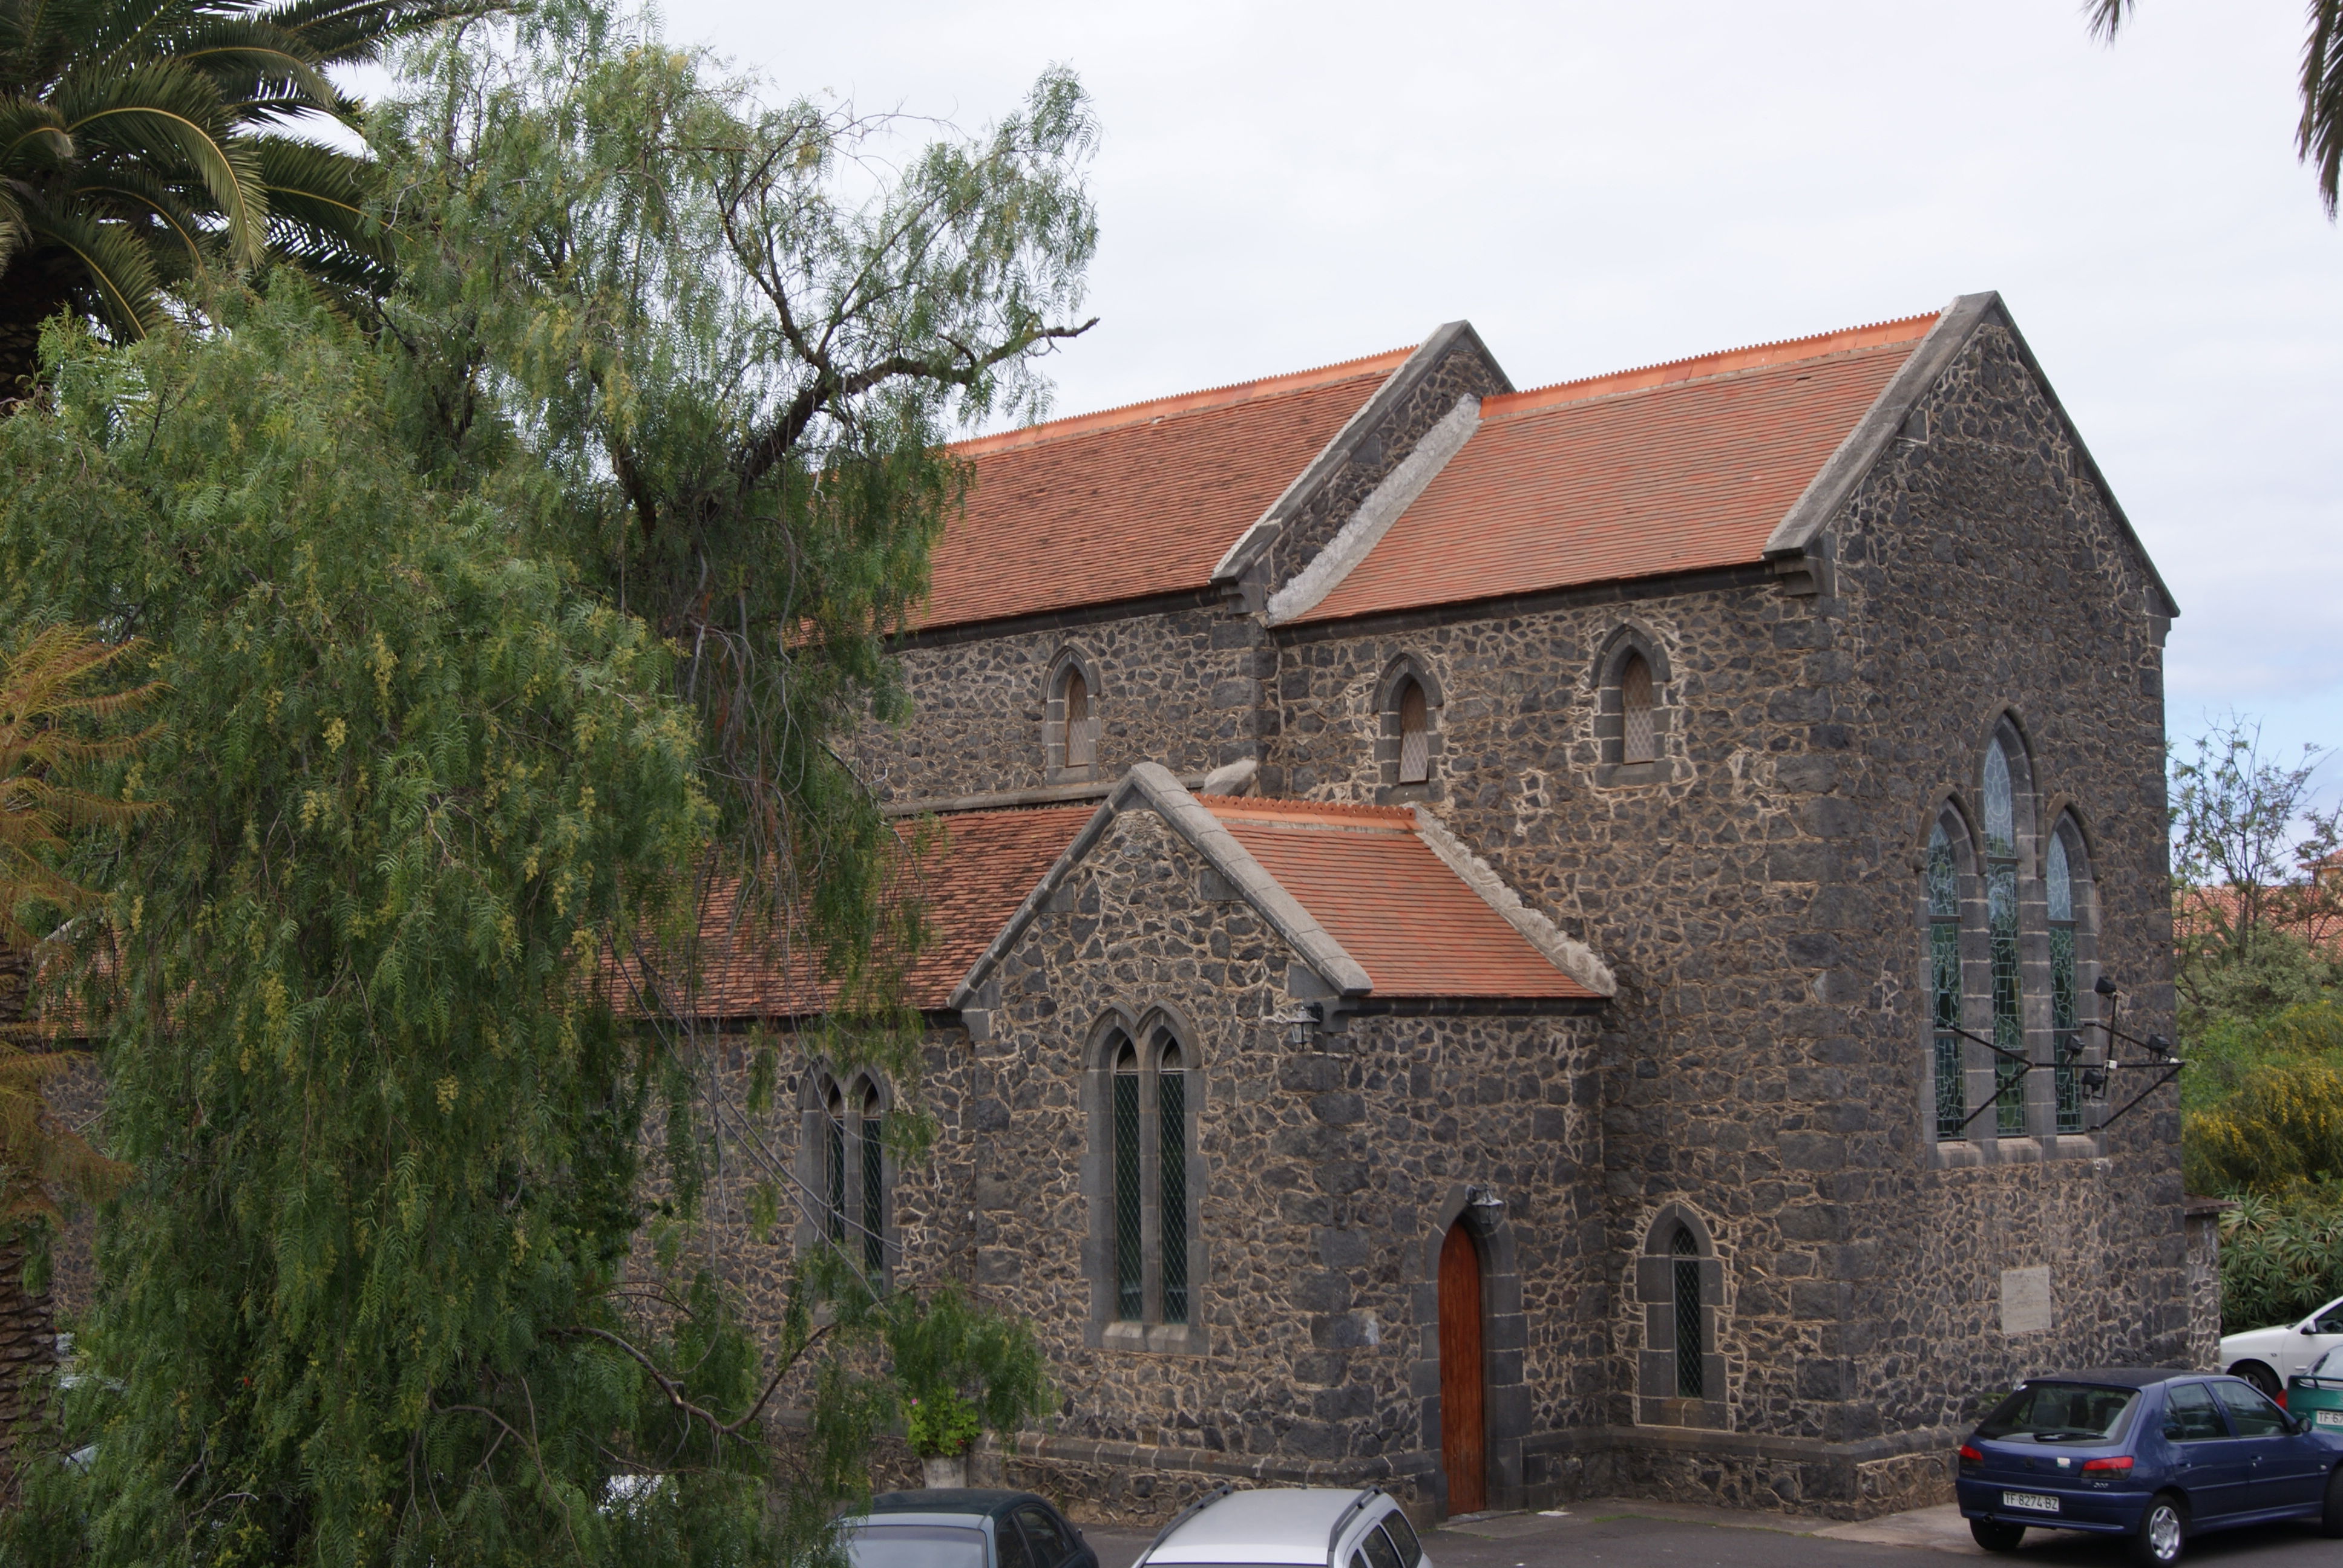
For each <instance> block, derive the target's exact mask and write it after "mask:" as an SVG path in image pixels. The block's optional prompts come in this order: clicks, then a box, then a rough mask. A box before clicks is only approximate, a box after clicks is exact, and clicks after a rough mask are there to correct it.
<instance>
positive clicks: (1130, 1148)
mask: <svg viewBox="0 0 2343 1568" xmlns="http://www.w3.org/2000/svg"><path fill="white" fill-rule="evenodd" d="M1113 1152H1114V1315H1115V1316H1116V1317H1117V1318H1120V1319H1121V1320H1122V1321H1123V1322H1138V1321H1140V1319H1141V1318H1142V1317H1144V1316H1145V1315H1146V1312H1147V1300H1146V1271H1145V1261H1144V1259H1143V1258H1142V1256H1141V1246H1142V1245H1143V1244H1144V1243H1143V1241H1142V1239H1141V1238H1142V1227H1141V1219H1142V1215H1143V1206H1144V1204H1145V1202H1146V1200H1145V1198H1144V1197H1143V1196H1141V1192H1140V1190H1139V1055H1138V1053H1137V1052H1136V1051H1134V1050H1131V1042H1130V1041H1129V1040H1125V1041H1123V1043H1122V1050H1121V1052H1120V1053H1118V1054H1117V1056H1116V1058H1115V1063H1114V1151H1113Z"/></svg>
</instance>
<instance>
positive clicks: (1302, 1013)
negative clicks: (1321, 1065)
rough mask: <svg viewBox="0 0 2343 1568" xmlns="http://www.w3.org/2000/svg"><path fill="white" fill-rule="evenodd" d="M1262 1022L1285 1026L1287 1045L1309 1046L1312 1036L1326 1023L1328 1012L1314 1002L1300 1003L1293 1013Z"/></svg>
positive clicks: (1284, 1013)
mask: <svg viewBox="0 0 2343 1568" xmlns="http://www.w3.org/2000/svg"><path fill="white" fill-rule="evenodd" d="M1325 1021H1326V1010H1325V1009H1324V1008H1322V1007H1320V1006H1319V1005H1318V1004H1317V1003H1316V1002H1314V1001H1305V1002H1299V1003H1297V1004H1295V1006H1294V1009H1293V1010H1292V1012H1282V1013H1279V1014H1277V1015H1276V1016H1275V1017H1273V1018H1265V1019H1263V1020H1262V1022H1263V1023H1279V1024H1283V1025H1284V1026H1285V1043H1286V1044H1288V1045H1293V1046H1302V1045H1308V1044H1309V1043H1310V1037H1311V1035H1312V1034H1313V1033H1314V1032H1316V1030H1317V1028H1318V1026H1319V1025H1320V1024H1322V1023H1323V1022H1325Z"/></svg>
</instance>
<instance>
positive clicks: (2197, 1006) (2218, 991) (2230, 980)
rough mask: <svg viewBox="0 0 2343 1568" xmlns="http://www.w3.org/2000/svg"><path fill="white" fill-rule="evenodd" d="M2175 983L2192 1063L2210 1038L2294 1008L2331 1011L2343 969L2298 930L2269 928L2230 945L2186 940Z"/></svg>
mask: <svg viewBox="0 0 2343 1568" xmlns="http://www.w3.org/2000/svg"><path fill="white" fill-rule="evenodd" d="M2184 907H2185V906H2184ZM2173 979H2174V982H2175V988H2176V989H2177V991H2178V993H2179V997H2180V1030H2181V1036H2182V1038H2183V1039H2185V1040H2187V1041H2188V1042H2189V1046H2190V1060H2191V1061H2192V1062H2194V1061H2195V1060H2197V1057H2198V1055H2199V1054H2201V1053H2200V1051H2199V1049H2198V1046H2199V1042H2200V1041H2202V1040H2206V1039H2207V1037H2209V1036H2219V1035H2222V1034H2227V1033H2234V1032H2236V1031H2237V1030H2241V1029H2243V1030H2257V1029H2258V1027H2259V1025H2260V1021H2261V1020H2267V1019H2268V1018H2270V1017H2271V1016H2272V1015H2274V1014H2276V1013H2278V1012H2281V1011H2284V1010H2288V1009H2292V1008H2301V1007H2308V1006H2315V1005H2325V1006H2327V1007H2328V1008H2330V1009H2331V1008H2332V1007H2333V1006H2334V1003H2335V1000H2336V998H2337V997H2338V994H2343V969H2338V965H2337V964H2336V963H2335V961H2334V960H2331V959H2329V958H2328V957H2326V956H2325V955H2324V954H2322V953H2321V952H2319V951H2318V950H2316V949H2314V948H2313V947H2312V946H2311V945H2310V943H2308V941H2306V940H2303V938H2302V936H2301V935H2300V933H2299V932H2298V931H2297V930H2288V929H2286V928H2284V927H2272V926H2267V925H2265V926H2261V927H2259V928H2258V929H2256V930H2251V931H2248V932H2245V933H2242V934H2240V935H2239V936H2238V937H2237V940H2235V941H2233V942H2230V943H2228V944H2226V945H2220V946H2216V945H2213V944H2211V943H2200V942H2184V943H2183V944H2182V947H2181V952H2180V958H2179V963H2178V966H2177V970H2176V972H2175V974H2174V977H2173ZM2193 1070H2194V1069H2193V1068H2192V1071H2193Z"/></svg>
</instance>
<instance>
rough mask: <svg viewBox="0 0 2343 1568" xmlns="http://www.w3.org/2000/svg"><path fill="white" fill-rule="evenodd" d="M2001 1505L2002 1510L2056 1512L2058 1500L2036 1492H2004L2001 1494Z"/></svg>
mask: <svg viewBox="0 0 2343 1568" xmlns="http://www.w3.org/2000/svg"><path fill="white" fill-rule="evenodd" d="M2001 1505H2002V1506H2003V1507H2004V1508H2025V1509H2030V1510H2031V1511H2033V1512H2034V1513H2057V1512H2058V1500H2057V1499H2056V1498H2055V1497H2045V1496H2043V1495H2042V1494H2041V1493H2038V1492H2005V1493H2002V1494H2001Z"/></svg>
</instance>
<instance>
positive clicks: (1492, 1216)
mask: <svg viewBox="0 0 2343 1568" xmlns="http://www.w3.org/2000/svg"><path fill="white" fill-rule="evenodd" d="M1464 1202H1465V1206H1466V1207H1468V1208H1470V1209H1472V1210H1473V1211H1475V1217H1476V1218H1477V1219H1479V1221H1481V1223H1482V1224H1483V1225H1493V1224H1495V1223H1496V1222H1497V1216H1498V1215H1500V1214H1502V1213H1503V1212H1504V1211H1505V1201H1504V1200H1503V1198H1500V1197H1498V1196H1497V1193H1496V1189H1494V1188H1493V1187H1467V1188H1465V1189H1464Z"/></svg>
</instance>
